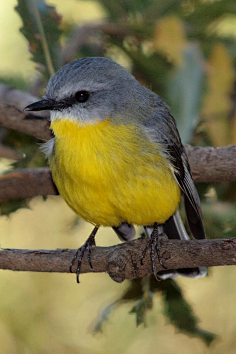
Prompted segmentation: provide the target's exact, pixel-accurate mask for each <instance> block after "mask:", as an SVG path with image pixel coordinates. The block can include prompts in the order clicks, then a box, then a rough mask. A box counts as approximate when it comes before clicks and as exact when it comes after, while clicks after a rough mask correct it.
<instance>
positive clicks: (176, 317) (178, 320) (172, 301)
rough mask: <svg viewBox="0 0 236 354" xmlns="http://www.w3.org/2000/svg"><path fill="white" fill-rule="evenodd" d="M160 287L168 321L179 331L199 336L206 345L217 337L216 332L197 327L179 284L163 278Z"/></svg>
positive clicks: (194, 317)
mask: <svg viewBox="0 0 236 354" xmlns="http://www.w3.org/2000/svg"><path fill="white" fill-rule="evenodd" d="M160 287H161V289H162V290H161V291H162V295H163V300H164V301H163V303H164V313H165V315H166V317H167V318H168V319H169V321H170V323H171V324H172V325H174V326H175V327H176V329H178V330H179V331H180V332H183V333H186V334H188V335H189V336H196V337H199V338H200V339H202V340H203V341H204V342H205V343H206V345H210V344H211V342H212V341H213V340H214V339H215V338H216V337H217V336H216V334H214V333H211V332H208V331H205V330H203V329H201V328H199V327H198V318H197V317H196V316H195V314H194V313H193V310H192V308H191V306H190V305H189V304H188V303H187V301H186V300H185V299H184V297H183V294H182V291H181V288H180V287H179V285H178V284H177V283H176V282H175V281H173V280H165V281H162V282H160V283H159V288H160Z"/></svg>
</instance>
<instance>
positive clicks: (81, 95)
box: [75, 91, 89, 103]
mask: <svg viewBox="0 0 236 354" xmlns="http://www.w3.org/2000/svg"><path fill="white" fill-rule="evenodd" d="M88 98H89V93H88V91H78V92H76V94H75V99H76V101H78V102H79V103H84V102H86V101H87V100H88Z"/></svg>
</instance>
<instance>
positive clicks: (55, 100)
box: [26, 57, 154, 122]
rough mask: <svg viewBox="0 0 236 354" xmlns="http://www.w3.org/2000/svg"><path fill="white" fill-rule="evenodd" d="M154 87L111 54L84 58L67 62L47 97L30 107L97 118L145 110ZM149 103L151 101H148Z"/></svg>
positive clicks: (55, 116) (54, 114) (55, 114)
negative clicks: (113, 59)
mask: <svg viewBox="0 0 236 354" xmlns="http://www.w3.org/2000/svg"><path fill="white" fill-rule="evenodd" d="M152 95H154V94H153V93H152V92H151V91H149V90H147V89H145V88H144V87H143V86H141V85H140V84H139V83H138V82H137V81H136V80H135V78H134V77H133V76H132V75H131V74H129V73H128V72H127V71H126V70H125V69H124V68H123V67H122V66H120V65H119V64H117V63H115V62H114V61H112V60H110V59H107V58H99V57H96V58H83V59H79V60H75V61H73V62H71V63H69V64H67V65H65V66H63V67H62V68H61V69H60V70H59V71H58V72H57V73H56V74H55V75H54V76H53V77H52V78H51V79H50V80H49V82H48V85H47V89H46V94H45V96H44V99H43V100H41V101H39V102H35V103H33V104H32V105H29V106H27V107H26V110H34V111H35V110H43V109H49V110H51V120H56V119H60V118H62V117H63V118H66V119H73V120H79V121H81V122H96V121H102V120H105V119H107V118H108V117H110V118H113V117H116V119H117V117H123V116H124V115H125V116H126V119H127V118H128V116H129V114H130V116H131V115H132V116H134V111H136V110H137V111H138V112H141V111H142V109H141V110H140V107H141V106H144V105H146V103H147V102H146V101H147V100H148V99H150V97H149V96H152ZM146 107H147V105H146Z"/></svg>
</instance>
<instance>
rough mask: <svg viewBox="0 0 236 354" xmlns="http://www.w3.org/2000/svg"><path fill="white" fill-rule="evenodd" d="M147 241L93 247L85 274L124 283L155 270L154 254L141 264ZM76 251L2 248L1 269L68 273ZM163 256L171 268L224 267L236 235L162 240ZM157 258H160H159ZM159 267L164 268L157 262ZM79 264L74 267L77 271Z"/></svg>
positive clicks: (235, 255) (235, 260)
mask: <svg viewBox="0 0 236 354" xmlns="http://www.w3.org/2000/svg"><path fill="white" fill-rule="evenodd" d="M146 242H147V241H146V240H145V239H143V238H139V239H137V240H134V241H131V242H127V243H123V244H119V245H116V246H112V247H95V248H94V249H93V250H92V256H91V257H92V265H93V268H92V269H91V268H90V266H89V264H88V261H87V257H86V254H85V256H84V258H83V262H82V268H81V273H89V272H93V273H104V272H107V273H108V274H109V275H110V277H111V278H112V279H113V280H115V281H117V282H122V281H124V280H125V279H136V278H139V277H142V276H146V275H149V274H151V273H152V271H151V261H150V254H149V252H147V254H146V257H145V259H144V262H143V265H141V264H140V258H141V254H142V251H143V250H144V248H145V246H146ZM74 252H75V251H74V250H68V249H58V250H17V249H3V250H2V251H0V268H1V269H10V270H18V271H34V272H61V273H68V272H69V267H70V262H71V259H72V257H73V255H74ZM161 256H162V259H163V262H164V264H165V266H166V267H167V268H168V269H178V268H188V267H196V266H206V267H207V266H222V265H235V264H236V238H234V239H222V240H219V239H218V240H191V241H179V240H168V241H162V242H161ZM156 258H157V257H156ZM156 267H157V270H158V271H160V270H163V269H162V268H161V266H160V264H159V262H158V261H157V264H156ZM75 268H76V266H74V271H75Z"/></svg>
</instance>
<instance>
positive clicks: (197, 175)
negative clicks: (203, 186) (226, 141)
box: [185, 145, 236, 183]
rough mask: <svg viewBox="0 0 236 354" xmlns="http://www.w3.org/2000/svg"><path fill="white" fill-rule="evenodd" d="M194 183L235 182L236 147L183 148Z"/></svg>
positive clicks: (187, 146) (188, 146)
mask: <svg viewBox="0 0 236 354" xmlns="http://www.w3.org/2000/svg"><path fill="white" fill-rule="evenodd" d="M185 148H186V151H187V155H188V159H189V163H190V166H191V170H192V174H193V178H194V181H195V182H196V183H198V182H205V183H209V182H211V183H212V182H227V181H228V182H230V181H236V146H235V145H229V146H225V147H218V148H215V147H200V146H195V147H193V146H190V145H186V146H185Z"/></svg>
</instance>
